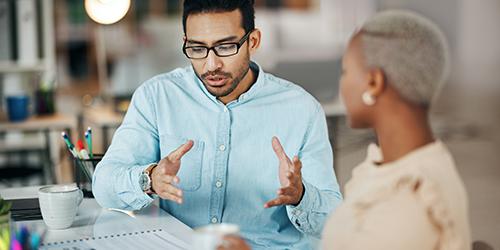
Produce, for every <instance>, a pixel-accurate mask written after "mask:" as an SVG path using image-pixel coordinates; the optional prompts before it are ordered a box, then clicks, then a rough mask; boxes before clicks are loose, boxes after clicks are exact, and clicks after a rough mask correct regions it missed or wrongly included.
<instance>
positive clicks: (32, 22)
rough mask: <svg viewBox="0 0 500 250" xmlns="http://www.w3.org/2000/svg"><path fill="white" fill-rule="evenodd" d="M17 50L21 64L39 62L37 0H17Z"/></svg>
mask: <svg viewBox="0 0 500 250" xmlns="http://www.w3.org/2000/svg"><path fill="white" fill-rule="evenodd" d="M15 2H16V19H17V27H16V28H17V36H18V37H17V44H18V47H17V50H18V60H17V62H18V64H19V65H23V66H24V65H35V64H37V63H38V62H39V58H38V55H39V51H38V50H39V48H38V45H39V42H38V24H37V21H38V18H37V12H38V11H37V3H36V2H37V0H17V1H15Z"/></svg>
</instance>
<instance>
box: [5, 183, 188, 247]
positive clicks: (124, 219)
mask: <svg viewBox="0 0 500 250" xmlns="http://www.w3.org/2000/svg"><path fill="white" fill-rule="evenodd" d="M38 188H39V187H37V186H34V187H24V188H9V189H3V190H0V195H2V197H3V198H4V199H21V198H34V197H37V196H38V194H37V190H38ZM135 215H136V217H135V218H132V217H130V216H128V215H126V214H124V213H121V212H115V211H109V210H108V209H105V208H102V207H100V206H99V205H98V204H97V202H96V201H95V200H94V199H87V198H86V199H84V200H83V202H82V204H81V205H80V207H79V210H78V213H77V215H76V218H75V221H74V222H73V224H72V225H71V227H70V228H68V229H64V230H47V233H46V235H45V237H44V242H60V241H68V240H78V239H82V238H91V237H98V236H106V235H111V234H121V233H130V232H137V231H146V230H153V229H156V230H158V229H162V230H163V231H166V232H168V233H170V234H172V235H173V236H175V237H177V238H178V239H180V240H182V241H184V242H186V243H188V245H189V243H190V241H191V237H192V229H191V228H189V227H188V226H186V225H185V224H183V223H182V222H180V221H179V220H177V219H176V218H174V217H173V216H171V215H170V214H168V213H167V212H165V211H164V210H162V209H160V208H159V207H158V206H156V205H151V206H149V207H147V208H145V209H143V210H140V211H136V212H135ZM16 224H17V225H26V226H28V227H31V228H37V231H43V230H44V229H46V226H45V224H44V222H43V220H34V221H19V222H16ZM40 229H41V230H40Z"/></svg>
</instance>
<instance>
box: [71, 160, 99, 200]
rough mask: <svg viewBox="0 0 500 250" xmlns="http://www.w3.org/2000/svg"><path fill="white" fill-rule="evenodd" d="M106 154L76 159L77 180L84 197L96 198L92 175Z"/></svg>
mask: <svg viewBox="0 0 500 250" xmlns="http://www.w3.org/2000/svg"><path fill="white" fill-rule="evenodd" d="M103 156H104V154H94V155H93V157H92V159H75V182H76V186H77V187H78V188H80V190H82V192H83V197H86V198H94V194H92V176H93V174H94V169H95V168H96V166H97V164H98V163H99V162H100V161H101V160H102V157H103Z"/></svg>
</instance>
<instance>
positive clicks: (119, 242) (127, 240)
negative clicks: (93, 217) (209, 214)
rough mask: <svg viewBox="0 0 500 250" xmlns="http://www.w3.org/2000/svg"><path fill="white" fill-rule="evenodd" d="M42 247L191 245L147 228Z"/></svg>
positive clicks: (76, 249)
mask: <svg viewBox="0 0 500 250" xmlns="http://www.w3.org/2000/svg"><path fill="white" fill-rule="evenodd" d="M40 249H46V250H56V249H57V250H59V249H60V250H63V249H71V250H90V249H95V250H100V249H122V250H124V249H162V250H164V249H174V250H177V249H179V250H188V249H191V247H190V246H189V245H188V244H187V243H186V242H184V241H182V240H180V239H178V238H177V237H175V236H173V235H172V234H170V233H168V232H166V231H164V230H162V229H154V230H146V231H139V232H131V233H122V234H114V235H113V234H112V235H105V236H96V237H89V238H82V239H77V240H67V241H60V242H44V243H42V244H41V245H40Z"/></svg>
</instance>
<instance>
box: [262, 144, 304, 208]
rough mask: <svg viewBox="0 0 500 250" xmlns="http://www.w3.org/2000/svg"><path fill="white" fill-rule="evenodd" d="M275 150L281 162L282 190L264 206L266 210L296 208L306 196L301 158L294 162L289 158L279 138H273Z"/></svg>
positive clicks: (296, 158)
mask: <svg viewBox="0 0 500 250" xmlns="http://www.w3.org/2000/svg"><path fill="white" fill-rule="evenodd" d="M272 145H273V150H274V152H275V153H276V156H277V157H278V160H279V179H280V184H281V188H280V189H278V191H277V194H278V197H276V198H275V199H273V200H270V201H268V202H266V204H264V207H265V208H270V207H274V206H281V205H293V206H296V205H298V204H299V203H300V201H301V199H302V195H303V194H304V185H303V184H302V173H301V168H302V162H300V160H299V157H298V156H295V157H293V161H291V160H290V158H288V156H287V155H286V153H285V150H283V147H282V146H281V143H280V141H279V140H278V138H277V137H273V142H272Z"/></svg>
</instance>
